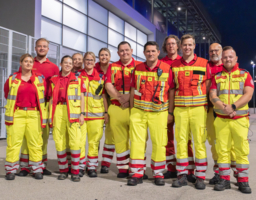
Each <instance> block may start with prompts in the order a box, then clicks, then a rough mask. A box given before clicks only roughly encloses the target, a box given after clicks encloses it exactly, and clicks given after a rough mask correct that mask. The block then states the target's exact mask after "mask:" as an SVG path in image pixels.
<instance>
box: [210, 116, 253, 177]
mask: <svg viewBox="0 0 256 200" xmlns="http://www.w3.org/2000/svg"><path fill="white" fill-rule="evenodd" d="M214 126H215V130H216V150H217V154H218V165H219V170H220V177H221V178H223V179H226V180H230V160H231V155H232V154H231V149H232V142H231V141H232V139H233V142H234V152H235V156H236V170H237V172H236V173H237V176H238V178H237V180H238V182H248V168H249V160H248V154H249V142H248V139H247V136H248V129H249V118H248V117H243V118H239V119H224V118H220V117H217V118H216V119H215V121H214ZM233 165H234V163H233Z"/></svg>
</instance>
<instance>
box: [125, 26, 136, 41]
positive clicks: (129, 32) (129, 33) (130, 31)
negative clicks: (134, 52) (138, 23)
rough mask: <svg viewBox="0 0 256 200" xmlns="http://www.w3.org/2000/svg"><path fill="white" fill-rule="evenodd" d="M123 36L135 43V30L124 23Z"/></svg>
mask: <svg viewBox="0 0 256 200" xmlns="http://www.w3.org/2000/svg"><path fill="white" fill-rule="evenodd" d="M125 36H126V37H128V38H130V39H132V40H134V41H136V28H134V27H133V26H132V25H130V24H128V23H127V22H125Z"/></svg>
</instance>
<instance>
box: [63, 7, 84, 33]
mask: <svg viewBox="0 0 256 200" xmlns="http://www.w3.org/2000/svg"><path fill="white" fill-rule="evenodd" d="M63 24H65V25H67V26H69V27H71V28H73V29H76V30H78V31H81V32H83V33H86V29H87V17H86V16H85V15H83V14H82V13H80V12H77V11H76V10H74V9H72V8H70V7H68V6H65V5H64V8H63Z"/></svg>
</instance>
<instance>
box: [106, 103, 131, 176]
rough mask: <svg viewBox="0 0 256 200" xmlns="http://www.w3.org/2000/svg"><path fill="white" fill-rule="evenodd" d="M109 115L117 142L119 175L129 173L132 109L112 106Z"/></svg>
mask: <svg viewBox="0 0 256 200" xmlns="http://www.w3.org/2000/svg"><path fill="white" fill-rule="evenodd" d="M108 114H109V116H110V128H111V130H112V133H113V136H114V141H115V149H116V159H117V164H116V166H117V168H118V170H119V173H128V169H129V158H130V143H129V126H130V119H129V118H130V108H126V109H122V108H121V107H119V106H116V105H113V104H111V105H110V106H109V109H108Z"/></svg>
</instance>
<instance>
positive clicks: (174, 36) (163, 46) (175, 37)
mask: <svg viewBox="0 0 256 200" xmlns="http://www.w3.org/2000/svg"><path fill="white" fill-rule="evenodd" d="M170 38H173V39H175V41H176V44H177V46H178V51H179V49H180V39H179V38H178V37H177V36H176V35H169V36H167V37H166V38H165V39H164V43H163V45H162V50H163V52H164V53H167V50H166V43H167V40H168V39H170Z"/></svg>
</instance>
